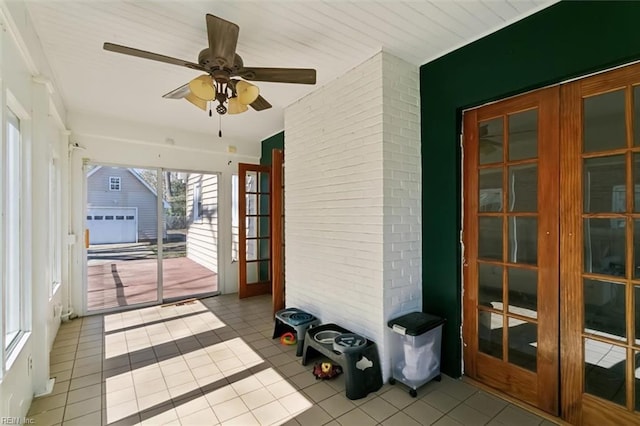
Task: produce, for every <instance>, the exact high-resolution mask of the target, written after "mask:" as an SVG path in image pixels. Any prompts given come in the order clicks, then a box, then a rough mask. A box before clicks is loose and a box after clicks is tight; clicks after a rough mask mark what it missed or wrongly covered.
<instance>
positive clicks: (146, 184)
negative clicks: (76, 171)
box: [87, 166, 171, 209]
mask: <svg viewBox="0 0 640 426" xmlns="http://www.w3.org/2000/svg"><path fill="white" fill-rule="evenodd" d="M102 167H103V166H96V167H94V168H93V169H91V171H89V173H87V179H89V178H90V177H91V176H93V175H94V174H95V173H96V172H97V171H98V170H100V169H101V168H102ZM120 168H122V169H124V170H126V171H128V172H129V173H131V174H132V175H133V176H134V177H135V178H136V179H138V180H139V181H140V183H142V184H143V185H144V186H145V188H147V189H148V190H149V191H151V193H152V194H153V195H155V196H156V197H157V196H158V193H157V192H156V190H155V189H154V188H153V187H152V186H151V185H149V183H148V182H147V181H146V180H144V178H143V177H142V176H140V173H138V172H137V171H135V169H130V168H127V167H120ZM162 205H163V207H164V208H165V209H168V208H169V207H171V204H169V202H168V201H167V200H165V199H164V197H163V198H162Z"/></svg>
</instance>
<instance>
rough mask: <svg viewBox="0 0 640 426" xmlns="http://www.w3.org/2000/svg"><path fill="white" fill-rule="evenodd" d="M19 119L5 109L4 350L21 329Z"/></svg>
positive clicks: (20, 153) (20, 152)
mask: <svg viewBox="0 0 640 426" xmlns="http://www.w3.org/2000/svg"><path fill="white" fill-rule="evenodd" d="M20 139H21V138H20V120H19V119H18V117H17V116H16V115H15V114H14V113H13V112H12V111H11V110H7V135H6V146H5V158H4V169H5V171H4V173H5V175H4V179H5V185H4V188H3V189H4V194H5V198H4V200H3V201H4V209H3V210H4V212H3V213H4V216H5V222H4V225H5V246H4V254H5V267H6V270H5V271H4V272H5V275H4V279H5V286H6V287H5V295H6V299H5V300H4V306H3V308H4V323H5V336H4V345H5V349H6V350H7V353H8V352H10V351H11V350H12V349H13V347H14V346H15V345H16V343H17V342H18V341H19V338H20V336H21V334H22V333H23V330H24V327H23V316H24V315H23V307H24V304H23V298H24V294H23V293H24V289H23V280H22V272H21V271H22V244H21V238H22V232H21V231H22V229H21V226H22V223H21V222H22V220H21V219H22V196H21V195H22V191H21V189H22V179H21V173H22V149H21V145H22V144H21V140H20Z"/></svg>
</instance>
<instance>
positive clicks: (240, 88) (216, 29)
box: [103, 14, 316, 116]
mask: <svg viewBox="0 0 640 426" xmlns="http://www.w3.org/2000/svg"><path fill="white" fill-rule="evenodd" d="M206 19H207V33H208V36H209V47H208V48H205V49H203V50H202V51H201V52H200V54H199V55H198V63H194V62H189V61H184V60H182V59H177V58H172V57H170V56H165V55H160V54H157V53H152V52H147V51H145V50H140V49H134V48H132V47H127V46H121V45H118V44H113V43H104V46H103V47H104V49H105V50H109V51H111V52H117V53H123V54H125V55H131V56H137V57H139V58H145V59H151V60H154V61H159V62H165V63H168V64H173V65H179V66H183V67H187V68H191V69H194V70H198V71H202V72H205V73H206V74H202V75H200V76H198V77H196V78H194V79H193V80H191V81H190V82H189V83H187V84H184V85H182V86H180V87H178V88H177V89H175V90H172V91H171V92H169V93H167V94H166V95H164V96H163V98H167V99H183V98H184V99H186V100H187V101H189V102H191V103H192V104H193V105H195V106H197V107H198V108H201V109H203V110H205V111H206V110H207V108H208V109H209V115H210V116H211V115H212V112H211V110H212V108H213V102H214V101H217V102H218V105H217V106H216V107H215V110H216V112H217V113H218V114H220V115H224V114H226V113H227V112H228V113H229V114H238V113H242V112H245V111H247V109H248V107H249V106H251V108H253V109H254V110H256V111H262V110H264V109H268V108H271V104H270V103H269V102H267V100H266V99H264V98H263V97H262V96H260V90H259V89H258V87H257V86H255V85H253V84H251V83H249V82H248V81H245V80H249V81H267V82H274V83H294V84H315V83H316V70H315V69H312V68H257V67H245V66H244V63H243V61H242V58H241V57H240V55H238V54H237V53H236V44H237V42H238V33H239V30H240V28H239V27H238V25H236V24H234V23H233V22H229V21H226V20H224V19H222V18H219V17H217V16H214V15H211V14H207V15H206ZM233 77H241V78H242V79H238V78H233Z"/></svg>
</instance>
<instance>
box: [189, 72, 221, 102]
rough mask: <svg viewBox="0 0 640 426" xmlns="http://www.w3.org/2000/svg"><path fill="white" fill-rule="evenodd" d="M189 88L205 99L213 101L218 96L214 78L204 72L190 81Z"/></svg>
mask: <svg viewBox="0 0 640 426" xmlns="http://www.w3.org/2000/svg"><path fill="white" fill-rule="evenodd" d="M189 90H191V93H192V94H194V95H195V96H197V97H199V98H200V99H203V100H205V101H212V100H214V99H215V98H216V88H215V87H214V86H213V79H212V78H211V76H210V75H207V74H204V75H201V76H200V77H196V78H194V79H193V80H191V81H190V82H189Z"/></svg>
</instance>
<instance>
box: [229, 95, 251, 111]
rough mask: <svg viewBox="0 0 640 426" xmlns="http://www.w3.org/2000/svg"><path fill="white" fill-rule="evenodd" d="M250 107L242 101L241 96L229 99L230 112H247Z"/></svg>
mask: <svg viewBox="0 0 640 426" xmlns="http://www.w3.org/2000/svg"><path fill="white" fill-rule="evenodd" d="M248 109H249V107H248V106H247V104H243V103H242V101H240V98H238V97H235V98H231V99H229V108H228V113H229V114H240V113H243V112H245V111H246V110H248Z"/></svg>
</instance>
